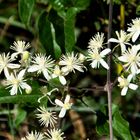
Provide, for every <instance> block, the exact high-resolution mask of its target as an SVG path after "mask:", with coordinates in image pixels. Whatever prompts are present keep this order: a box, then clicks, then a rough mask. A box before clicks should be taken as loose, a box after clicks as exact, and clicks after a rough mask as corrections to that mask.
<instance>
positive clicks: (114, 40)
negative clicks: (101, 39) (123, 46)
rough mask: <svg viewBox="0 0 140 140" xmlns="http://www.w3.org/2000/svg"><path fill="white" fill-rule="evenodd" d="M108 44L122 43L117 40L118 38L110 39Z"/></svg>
mask: <svg viewBox="0 0 140 140" xmlns="http://www.w3.org/2000/svg"><path fill="white" fill-rule="evenodd" d="M108 42H115V43H120V41H119V40H118V39H116V38H110V39H109V40H108Z"/></svg>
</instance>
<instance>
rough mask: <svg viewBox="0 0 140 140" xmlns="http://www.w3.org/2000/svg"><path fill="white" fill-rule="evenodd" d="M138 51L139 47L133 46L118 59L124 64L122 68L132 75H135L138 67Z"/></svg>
mask: <svg viewBox="0 0 140 140" xmlns="http://www.w3.org/2000/svg"><path fill="white" fill-rule="evenodd" d="M139 50H140V45H134V46H132V48H131V49H130V48H129V49H128V50H127V51H125V52H124V54H123V55H122V56H120V57H118V59H119V60H120V61H121V62H124V63H126V64H125V65H124V67H125V68H127V70H129V69H130V71H131V73H132V74H134V75H135V74H136V73H137V71H138V69H139V67H140V52H139Z"/></svg>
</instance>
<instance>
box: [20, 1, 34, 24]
mask: <svg viewBox="0 0 140 140" xmlns="http://www.w3.org/2000/svg"><path fill="white" fill-rule="evenodd" d="M34 4H35V0H19V1H18V11H19V17H20V19H21V21H22V22H23V23H24V24H25V25H27V26H28V25H29V22H30V18H31V15H32V12H33V8H34Z"/></svg>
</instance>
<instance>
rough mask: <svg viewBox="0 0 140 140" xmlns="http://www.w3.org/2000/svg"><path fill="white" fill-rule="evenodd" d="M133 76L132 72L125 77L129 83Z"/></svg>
mask: <svg viewBox="0 0 140 140" xmlns="http://www.w3.org/2000/svg"><path fill="white" fill-rule="evenodd" d="M132 78H133V74H129V75H128V77H127V81H128V82H129V83H130V81H131V80H132Z"/></svg>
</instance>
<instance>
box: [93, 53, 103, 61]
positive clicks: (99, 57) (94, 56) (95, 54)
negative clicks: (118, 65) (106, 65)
mask: <svg viewBox="0 0 140 140" xmlns="http://www.w3.org/2000/svg"><path fill="white" fill-rule="evenodd" d="M91 57H92V58H93V59H95V60H100V59H101V56H100V54H98V53H94V54H92V56H91Z"/></svg>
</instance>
